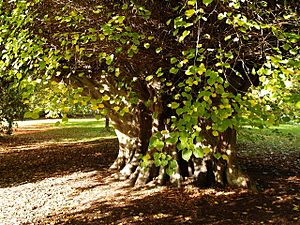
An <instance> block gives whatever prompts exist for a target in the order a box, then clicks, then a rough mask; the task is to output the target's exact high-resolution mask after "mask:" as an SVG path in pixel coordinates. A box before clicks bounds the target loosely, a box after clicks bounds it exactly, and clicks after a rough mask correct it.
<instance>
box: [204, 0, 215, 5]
mask: <svg viewBox="0 0 300 225" xmlns="http://www.w3.org/2000/svg"><path fill="white" fill-rule="evenodd" d="M202 2H203V4H204V5H206V6H208V5H209V4H210V3H212V2H213V0H202Z"/></svg>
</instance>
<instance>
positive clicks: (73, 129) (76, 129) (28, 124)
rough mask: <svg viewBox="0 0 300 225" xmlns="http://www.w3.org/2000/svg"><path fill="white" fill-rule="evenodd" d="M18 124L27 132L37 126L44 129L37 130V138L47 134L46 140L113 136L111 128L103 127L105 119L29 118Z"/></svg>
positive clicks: (64, 140)
mask: <svg viewBox="0 0 300 225" xmlns="http://www.w3.org/2000/svg"><path fill="white" fill-rule="evenodd" d="M18 126H19V128H21V129H22V130H24V129H25V130H27V131H28V132H29V133H30V131H34V130H35V129H36V128H37V127H38V128H39V129H44V131H43V132H39V134H38V136H39V138H41V139H42V138H44V137H45V136H47V137H49V138H48V141H55V142H68V141H70V142H85V141H94V140H97V139H103V138H114V137H115V133H114V131H113V129H111V128H109V129H106V128H105V119H101V120H96V119H69V120H68V122H61V120H58V119H53V120H30V121H20V122H18ZM16 134H18V133H17V132H16ZM37 138H38V137H37Z"/></svg>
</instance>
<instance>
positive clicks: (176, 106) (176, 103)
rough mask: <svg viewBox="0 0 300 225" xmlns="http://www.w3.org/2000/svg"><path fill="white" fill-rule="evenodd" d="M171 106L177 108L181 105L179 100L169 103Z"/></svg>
mask: <svg viewBox="0 0 300 225" xmlns="http://www.w3.org/2000/svg"><path fill="white" fill-rule="evenodd" d="M169 106H170V107H171V109H177V108H178V107H179V103H178V102H172V103H171V104H169Z"/></svg>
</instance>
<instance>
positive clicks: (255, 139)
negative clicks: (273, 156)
mask: <svg viewBox="0 0 300 225" xmlns="http://www.w3.org/2000/svg"><path fill="white" fill-rule="evenodd" d="M238 143H240V144H247V145H251V146H253V147H267V148H272V150H278V151H285V152H286V151H300V126H299V125H297V124H295V125H290V124H282V125H280V126H274V127H269V128H264V129H257V128H249V127H245V128H243V129H241V130H240V131H239V132H238Z"/></svg>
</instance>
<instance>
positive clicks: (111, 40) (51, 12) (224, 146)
mask: <svg viewBox="0 0 300 225" xmlns="http://www.w3.org/2000/svg"><path fill="white" fill-rule="evenodd" d="M15 2H19V1H11V3H10V4H11V5H15ZM20 2H21V1H20ZM22 2H24V1H22ZM31 10H34V11H35V13H34V18H33V19H32V21H31V24H32V27H30V29H29V31H30V32H31V34H32V35H34V36H35V37H39V38H40V39H41V40H43V43H41V46H43V49H44V51H43V56H40V57H38V60H39V62H38V65H39V66H38V67H37V69H38V70H43V71H45V74H46V75H44V74H41V73H39V76H40V77H43V78H44V79H51V80H56V81H59V82H63V83H65V84H68V85H71V86H72V87H74V88H76V87H77V88H80V90H81V92H80V93H81V95H78V96H77V97H78V101H81V100H82V99H83V97H82V96H88V101H89V104H91V107H92V109H93V110H97V111H101V112H102V113H103V114H105V115H107V116H108V117H109V118H110V119H111V121H112V124H113V126H114V128H115V130H116V134H117V136H118V140H119V154H118V157H117V159H116V161H115V162H114V164H113V165H112V166H111V168H112V169H115V170H117V171H119V175H120V178H123V179H129V180H130V181H131V182H132V184H133V185H143V184H146V183H148V182H154V183H158V184H170V183H171V184H175V185H180V183H181V181H182V180H184V179H186V178H188V179H192V180H194V181H195V183H196V184H197V185H199V186H210V185H220V186H224V185H231V186H242V187H249V185H251V184H250V183H251V182H250V181H249V178H248V177H247V176H246V175H245V174H243V173H242V172H241V171H240V169H239V166H238V165H237V164H236V161H235V155H236V152H237V149H236V131H237V130H238V128H239V127H240V126H242V125H243V124H245V122H250V123H251V124H252V125H254V126H258V127H260V126H264V125H268V124H274V123H277V122H278V121H280V119H282V118H283V117H289V118H291V117H293V116H294V113H296V112H297V108H296V107H297V105H298V106H299V102H298V101H299V98H298V97H297V91H295V90H297V83H299V66H300V64H299V39H300V36H299V3H298V1H297V0H295V1H292V0H291V1H276V0H273V1H268V2H266V1H252V0H251V1H250V0H198V1H197V0H189V1H186V0H184V1H183V0H182V1H181V0H179V1H171V0H144V1H139V0H119V1H117V0H115V1H109V0H94V1H77V0H73V1H68V0H56V1H53V0H40V1H37V3H36V4H35V5H33V6H32V7H31ZM17 58H20V59H22V58H23V56H22V55H21V54H17ZM37 74H38V73H37ZM295 93H296V94H295ZM74 97H75V96H74ZM75 98H76V97H75ZM297 102H298V103H297ZM83 104H86V101H83ZM286 106H288V107H286ZM284 109H289V110H284ZM291 109H292V110H291ZM298 111H299V110H298Z"/></svg>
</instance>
